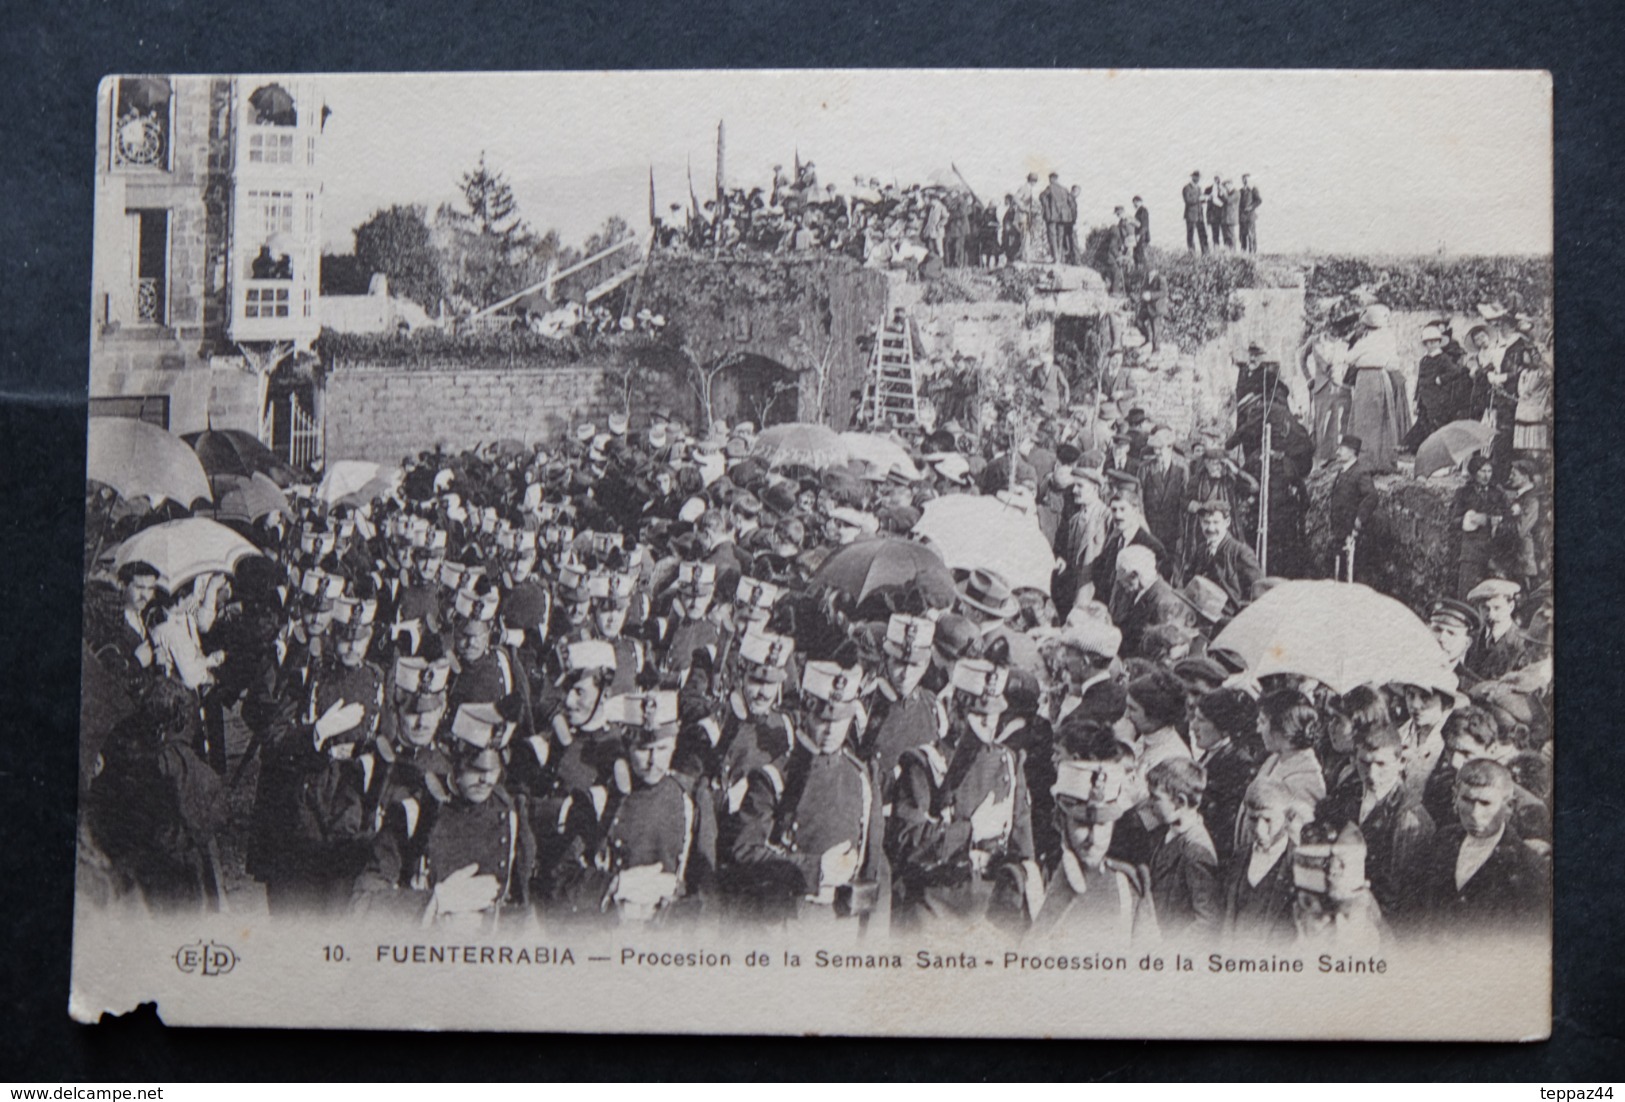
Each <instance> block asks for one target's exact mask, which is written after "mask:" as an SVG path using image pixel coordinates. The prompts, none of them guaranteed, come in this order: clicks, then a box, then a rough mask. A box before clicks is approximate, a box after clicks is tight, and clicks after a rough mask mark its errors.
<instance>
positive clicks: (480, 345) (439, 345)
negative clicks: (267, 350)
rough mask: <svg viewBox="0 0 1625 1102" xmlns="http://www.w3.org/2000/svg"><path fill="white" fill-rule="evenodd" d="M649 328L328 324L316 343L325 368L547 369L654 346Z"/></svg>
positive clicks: (316, 350) (415, 369) (409, 369)
mask: <svg viewBox="0 0 1625 1102" xmlns="http://www.w3.org/2000/svg"><path fill="white" fill-rule="evenodd" d="M653 345H654V338H653V337H651V336H650V335H648V334H646V333H602V334H600V333H594V334H590V335H588V336H582V337H564V338H553V337H544V336H541V335H540V334H537V333H533V332H531V331H530V330H528V329H513V328H501V329H469V330H463V331H460V332H447V331H445V330H441V329H420V330H418V331H417V332H414V333H410V334H406V335H398V334H395V333H339V332H335V331H334V330H331V329H324V330H322V334H321V336H320V337H318V338H317V339H316V343H315V345H314V346H313V347H314V349H315V352H316V354H317V355H318V356H319V357H320V358H321V363H322V367H323V369H324V370H327V371H332V370H334V369H342V368H344V367H346V366H349V365H363V366H366V367H390V368H401V369H404V370H407V371H423V370H428V369H431V368H439V367H448V366H452V367H458V368H469V369H474V370H492V369H520V370H545V369H546V368H548V367H551V366H558V365H563V364H571V363H577V362H579V361H580V360H581V359H582V358H583V356H585V355H587V354H588V353H590V352H600V351H605V350H611V349H613V350H619V351H628V352H632V353H634V354H635V353H638V352H640V351H641V350H645V349H649V348H652V347H653Z"/></svg>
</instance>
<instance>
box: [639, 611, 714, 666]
mask: <svg viewBox="0 0 1625 1102" xmlns="http://www.w3.org/2000/svg"><path fill="white" fill-rule="evenodd" d="M650 626H651V631H652V636H651V639H650V642H651V643H652V644H653V647H654V652H655V655H656V658H657V662H656V664H657V665H658V666H659V668H660V674H661V677H662V679H663V680H664V681H666V682H667V683H668V684H673V685H675V684H677V683H679V682H681V681H682V680H683V678H684V677H685V676H686V675H687V673H688V670H689V667H690V666H691V665H692V664H693V661H694V652H695V651H696V650H705V649H707V648H710V649H712V650H716V649H719V648H720V646H721V644H722V640H723V635H722V630H721V628H719V627H718V626H717V623H716V621H715V620H714V619H713V618H712V617H711V616H710V615H709V614H707V615H702V616H689V615H687V614H686V613H685V612H684V611H683V606H682V602H681V601H674V602H673V603H672V606H671V610H670V611H669V612H668V613H667V614H666V615H664V616H656V617H655V618H653V619H652V620H651V621H650Z"/></svg>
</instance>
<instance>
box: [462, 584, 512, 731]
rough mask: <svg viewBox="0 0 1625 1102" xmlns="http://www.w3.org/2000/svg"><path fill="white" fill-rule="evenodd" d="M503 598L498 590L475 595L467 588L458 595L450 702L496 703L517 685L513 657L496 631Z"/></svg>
mask: <svg viewBox="0 0 1625 1102" xmlns="http://www.w3.org/2000/svg"><path fill="white" fill-rule="evenodd" d="M499 605H500V601H499V599H498V597H497V593H496V590H495V589H491V590H488V591H487V592H486V593H484V594H482V595H478V596H476V595H475V594H474V593H473V591H471V590H468V589H463V590H460V591H459V592H458V593H457V597H456V609H457V648H456V661H455V663H454V672H453V676H452V679H451V689H450V704H451V707H452V708H454V709H455V708H456V707H457V706H458V705H459V704H494V703H495V702H496V701H499V700H501V699H502V698H503V697H505V696H508V695H509V694H510V693H512V692H513V691H514V690H515V689H516V688H517V687H518V681H517V680H516V679H515V677H514V662H513V658H512V657H511V656H510V655H509V653H508V648H507V647H505V646H504V645H503V644H502V640H501V638H500V637H499V636H498V634H497V631H496V616H497V608H498V607H499Z"/></svg>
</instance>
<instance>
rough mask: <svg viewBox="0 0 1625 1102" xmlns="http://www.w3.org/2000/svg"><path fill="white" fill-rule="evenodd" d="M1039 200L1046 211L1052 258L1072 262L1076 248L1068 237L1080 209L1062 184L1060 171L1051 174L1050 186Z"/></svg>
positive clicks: (1062, 262)
mask: <svg viewBox="0 0 1625 1102" xmlns="http://www.w3.org/2000/svg"><path fill="white" fill-rule="evenodd" d="M1038 202H1039V206H1040V207H1041V208H1042V209H1043V212H1044V232H1045V233H1046V234H1047V235H1048V238H1049V254H1050V258H1051V259H1052V260H1054V262H1055V263H1057V264H1070V263H1072V262H1073V254H1074V253H1075V252H1076V249H1075V248H1074V247H1073V246H1072V244H1071V242H1069V241H1068V240H1067V238H1068V237H1069V236H1070V235H1071V232H1072V225H1073V223H1075V222H1076V221H1077V220H1078V211H1077V208H1076V207H1075V206H1074V205H1073V202H1072V193H1071V192H1070V191H1068V190H1067V189H1066V188H1064V187H1062V186H1061V175H1060V173H1058V172H1052V173H1050V174H1049V187H1047V188H1045V189H1044V192H1043V194H1042V195H1040V196H1039V197H1038Z"/></svg>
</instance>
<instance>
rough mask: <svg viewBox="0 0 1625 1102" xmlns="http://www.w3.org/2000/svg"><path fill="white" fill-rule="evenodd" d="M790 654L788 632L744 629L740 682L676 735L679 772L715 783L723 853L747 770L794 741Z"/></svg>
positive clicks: (747, 779)
mask: <svg viewBox="0 0 1625 1102" xmlns="http://www.w3.org/2000/svg"><path fill="white" fill-rule="evenodd" d="M794 653H795V640H793V639H791V638H790V637H789V636H787V635H776V634H774V633H772V632H767V631H754V630H753V631H750V632H747V633H746V634H745V635H744V636H743V637H742V638H741V639H740V641H739V667H740V679H739V687H738V688H737V689H735V690H733V691H732V692H730V693H729V694H728V696H727V697H726V698H725V700H724V702H723V708H722V710H721V714H720V715H718V716H707V717H705V718H704V719H703V720H702V721H700V722H699V723H697V724H691V725H690V726H689V727H688V729H687V730H685V731H684V733H683V735H682V736H680V737H679V739H678V751H677V756H678V764H677V766H676V768H677V769H678V771H679V772H683V773H687V774H688V775H690V776H692V777H695V778H700V779H705V780H708V781H711V782H714V784H715V786H716V792H717V817H718V819H719V820H720V821H721V822H722V824H723V825H722V832H723V838H722V845H723V849H724V852H725V851H726V848H727V846H728V845H729V844H731V843H732V840H733V839H732V828H733V826H734V825H735V824H734V819H735V817H736V816H737V815H738V814H739V810H740V808H741V807H743V806H744V802H745V792H746V790H747V789H748V787H749V784H750V776H751V774H752V773H754V772H755V771H756V770H758V769H760V768H761V767H762V766H764V765H767V764H769V763H770V762H773V761H777V760H778V759H780V758H782V757H783V756H784V755H785V754H788V753H789V752H790V749H791V747H792V746H794V744H795V734H794V732H793V731H792V730H791V725H790V720H789V718H788V717H787V716H786V715H785V714H784V700H783V696H784V683H785V681H786V680H788V679H789V676H790V661H791V657H792V655H793V654H794Z"/></svg>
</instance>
